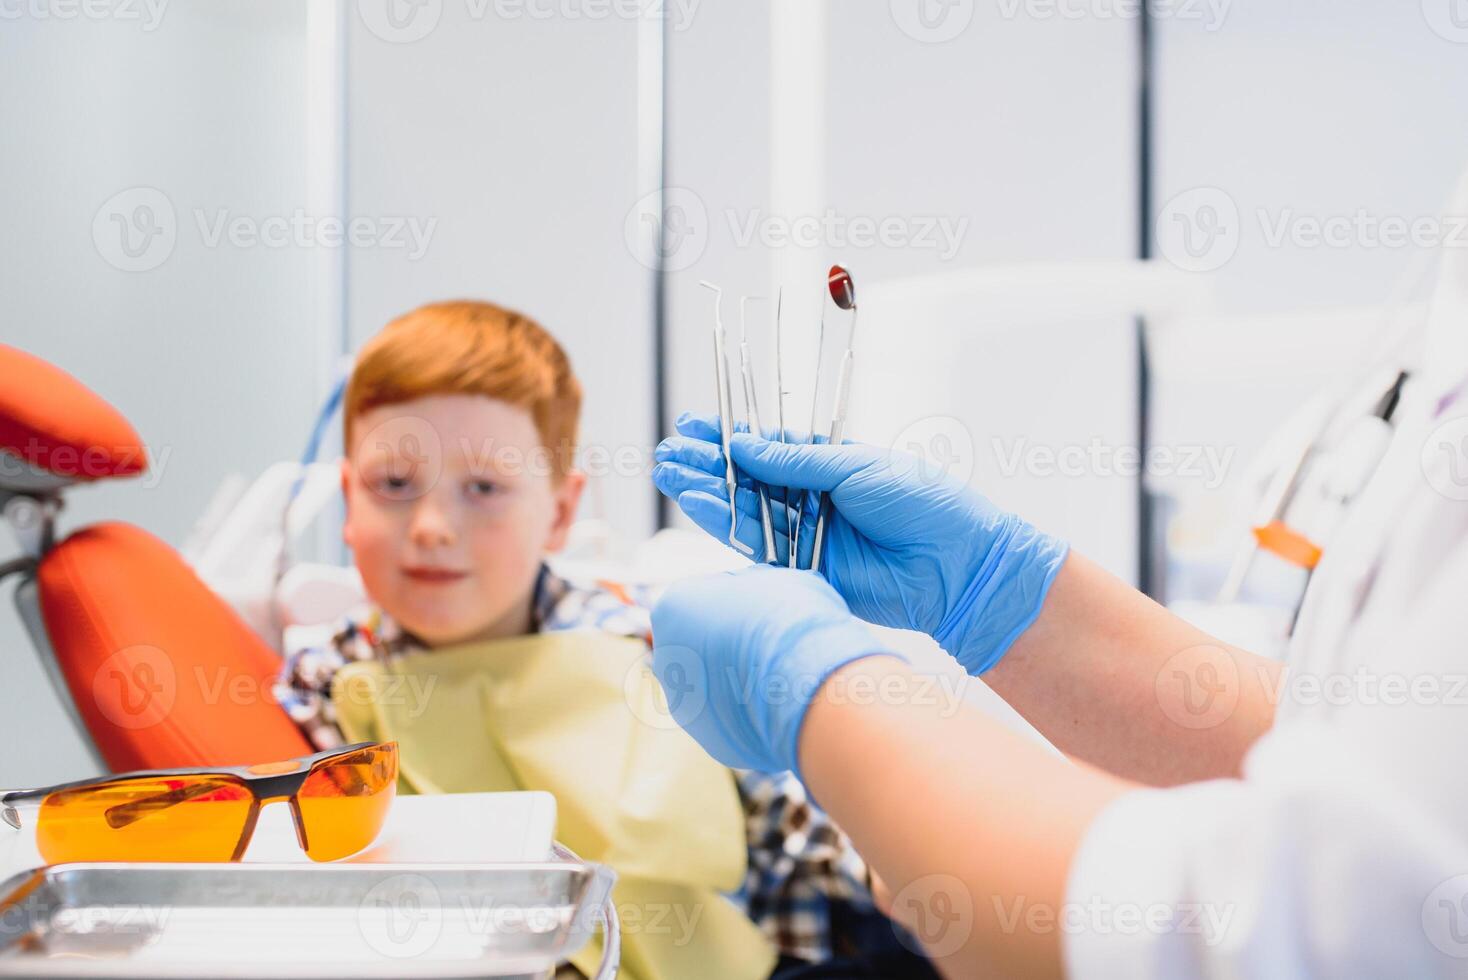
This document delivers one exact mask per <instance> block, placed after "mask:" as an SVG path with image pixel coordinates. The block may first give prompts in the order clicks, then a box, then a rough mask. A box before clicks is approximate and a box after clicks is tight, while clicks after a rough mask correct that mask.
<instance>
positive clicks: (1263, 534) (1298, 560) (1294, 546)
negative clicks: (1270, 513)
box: [1254, 521, 1320, 571]
mask: <svg viewBox="0 0 1468 980" xmlns="http://www.w3.org/2000/svg"><path fill="white" fill-rule="evenodd" d="M1254 540H1255V541H1258V542H1259V547H1261V548H1263V549H1264V550H1265V551H1267V552H1269V553H1270V554H1272V555H1275V556H1277V557H1279V558H1283V559H1284V560H1285V561H1287V562H1289V563H1290V564H1291V565H1297V566H1299V567H1300V568H1303V569H1305V570H1306V571H1312V570H1314V568H1315V566H1316V565H1318V564H1320V545H1318V544H1316V543H1314V542H1313V541H1311V540H1310V539H1309V538H1307V537H1305V536H1304V535H1303V534H1301V533H1300V532H1298V531H1296V530H1294V529H1293V528H1291V527H1289V525H1287V524H1285V523H1284V522H1283V521H1270V522H1269V523H1268V524H1265V525H1264V526H1263V527H1256V528H1254Z"/></svg>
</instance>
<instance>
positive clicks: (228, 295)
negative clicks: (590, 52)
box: [0, 0, 318, 786]
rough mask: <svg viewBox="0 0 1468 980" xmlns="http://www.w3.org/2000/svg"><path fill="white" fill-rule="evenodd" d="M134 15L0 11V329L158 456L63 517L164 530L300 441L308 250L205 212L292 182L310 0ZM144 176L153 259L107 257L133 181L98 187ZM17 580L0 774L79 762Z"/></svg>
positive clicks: (285, 198) (176, 538) (295, 195)
mask: <svg viewBox="0 0 1468 980" xmlns="http://www.w3.org/2000/svg"><path fill="white" fill-rule="evenodd" d="M129 6H130V7H131V9H132V10H134V11H137V12H140V13H141V14H143V16H144V17H145V18H146V16H147V8H146V7H144V6H143V5H129ZM8 9H16V10H19V9H22V8H20V7H12V8H8ZM24 9H29V8H24ZM43 9H44V8H43ZM73 9H75V8H73ZM149 23H150V22H148V21H146V20H144V21H131V20H119V19H116V18H107V19H101V20H93V19H88V18H84V17H79V18H77V19H73V20H64V21H63V20H57V19H54V18H46V19H39V18H35V17H32V16H29V15H26V16H22V17H20V18H18V19H7V20H6V21H4V22H3V25H0V90H3V92H4V93H5V94H4V95H3V96H0V134H3V140H4V152H0V213H3V214H4V215H5V216H6V223H7V228H6V234H5V235H3V236H0V310H3V313H0V316H3V327H0V340H3V342H5V343H7V344H12V345H14V346H17V347H20V348H22V349H24V350H27V351H30V352H32V353H34V354H37V355H39V356H40V357H43V358H46V359H48V360H50V361H52V362H54V363H56V364H58V365H60V366H61V367H63V368H65V369H66V370H67V371H69V372H71V373H72V374H73V375H75V376H76V377H78V378H79V379H81V381H83V382H84V383H85V384H87V385H89V386H91V387H92V388H93V389H95V390H96V391H98V392H99V393H100V394H101V395H102V396H103V397H104V398H106V399H107V400H109V401H110V402H111V403H112V404H113V405H115V406H116V407H117V408H118V409H120V410H121V411H122V412H123V413H124V414H125V415H126V416H127V417H128V418H129V419H131V420H132V422H133V424H134V426H135V427H136V428H137V430H138V432H139V433H140V434H141V436H142V438H143V440H144V442H145V443H146V444H147V446H148V448H149V451H150V454H151V455H152V458H153V470H152V472H151V473H149V474H148V475H146V476H145V477H143V478H142V479H134V480H127V481H118V482H116V483H109V484H105V485H101V486H94V487H82V488H79V489H77V490H76V491H75V492H73V493H71V494H69V495H68V498H67V499H68V504H67V510H66V511H65V512H64V513H63V515H62V520H61V525H62V528H63V530H67V529H71V528H74V527H77V526H78V525H81V524H85V523H88V522H91V521H96V520H104V519H120V520H125V521H130V522H133V523H136V524H139V525H141V526H143V527H145V528H147V529H149V530H150V531H152V532H154V533H156V534H158V535H159V536H161V537H162V538H163V539H164V540H166V541H168V542H169V543H170V544H173V545H175V546H177V545H179V544H180V543H181V542H182V540H183V538H184V536H185V535H186V533H187V531H188V529H189V527H190V525H191V524H192V523H193V521H194V520H195V518H196V517H197V516H198V515H199V514H200V512H201V511H202V510H203V508H204V506H205V504H206V502H207V500H208V498H209V495H210V494H211V493H212V492H213V491H214V489H215V487H216V486H217V485H218V484H219V482H220V481H221V480H223V479H224V477H225V476H226V475H227V474H228V473H231V472H234V471H239V472H244V473H249V474H253V473H255V472H258V470H260V469H261V468H263V467H264V466H265V465H266V464H268V463H270V462H273V461H275V460H276V459H279V458H281V457H282V456H294V455H296V454H297V453H298V452H299V451H300V447H301V446H302V445H304V442H305V438H306V432H307V429H308V427H309V424H310V420H311V417H312V415H313V413H314V409H315V402H316V398H317V397H318V392H317V389H316V385H315V381H316V373H315V372H316V370H317V361H318V351H317V348H316V346H315V342H314V339H313V334H312V331H311V325H310V323H309V322H308V319H307V312H308V310H309V299H310V282H309V279H308V275H307V272H308V262H307V256H306V254H305V252H304V251H303V250H302V249H299V248H294V247H287V248H280V249H273V248H264V247H258V246H257V247H243V248H241V247H235V246H233V245H231V244H229V243H228V241H227V240H226V241H222V242H221V243H219V244H218V245H215V246H211V245H210V244H209V243H208V241H207V240H206V237H205V235H204V233H203V232H201V231H200V228H199V226H198V218H199V216H201V215H202V216H203V218H204V220H205V222H206V225H207V224H212V222H214V221H215V220H216V219H217V217H218V214H219V212H220V210H221V209H227V210H228V212H229V213H230V215H231V216H246V217H249V218H252V219H255V220H263V219H264V218H266V217H268V216H271V215H289V214H290V213H291V211H292V210H293V209H294V208H297V207H300V206H302V204H303V198H304V195H305V186H306V182H305V162H304V160H303V158H302V156H301V152H300V148H301V146H302V143H303V135H304V134H303V116H302V106H303V105H304V102H305V100H304V97H303V96H304V92H303V86H304V78H305V58H306V47H305V35H304V8H302V7H301V5H299V4H298V3H295V2H293V0H210V2H209V3H208V4H201V3H173V4H169V5H166V6H165V7H164V10H163V15H162V18H161V20H160V21H158V22H157V23H156V24H152V25H151V29H149ZM138 187H149V188H154V189H156V190H157V191H159V192H161V194H162V195H163V196H164V198H166V202H167V205H168V206H169V207H171V209H172V217H171V218H170V216H169V215H168V213H167V211H166V209H165V208H163V207H161V206H160V207H159V209H158V210H157V211H156V212H155V215H156V218H157V220H158V222H159V224H160V226H166V227H168V228H171V229H172V233H173V238H174V245H173V248H172V251H171V253H170V252H168V251H167V248H166V240H165V238H163V237H156V238H154V239H152V242H153V247H152V250H151V251H144V252H143V253H142V255H140V256H139V262H140V263H141V264H143V265H155V264H156V266H155V267H153V268H150V269H147V270H146V271H124V270H123V269H120V268H117V267H116V266H114V265H113V264H110V263H109V261H108V259H109V257H110V258H112V259H114V260H118V261H121V260H122V253H121V252H120V251H118V249H117V244H118V243H119V242H120V238H118V237H117V236H116V232H117V231H118V229H117V227H116V226H115V225H113V224H112V223H111V222H110V220H109V214H110V213H111V212H112V211H114V210H115V211H117V213H119V214H120V215H122V216H123V217H124V218H128V217H131V215H132V208H133V207H134V206H135V205H136V204H137V203H139V202H140V201H142V200H143V199H142V198H139V197H137V196H136V193H135V194H134V196H133V197H132V198H123V199H120V200H119V201H116V202H115V203H112V204H109V203H108V202H109V201H113V199H114V195H117V194H119V193H121V192H126V191H128V190H129V189H131V188H138ZM158 200H159V198H157V197H156V196H155V197H153V198H152V203H154V204H155V205H156V204H157V202H158ZM99 211H100V212H102V222H101V227H102V231H101V232H100V237H99V238H98V239H96V240H94V237H93V223H94V219H95V218H97V216H98V214H99ZM141 243H142V239H141V238H137V239H135V244H138V245H141ZM3 547H4V549H5V554H4V557H5V558H9V557H12V555H13V554H14V550H13V548H12V545H11V543H10V542H9V541H8V540H7V541H6V542H5V543H4V545H3ZM12 591H13V589H12V588H11V587H10V586H7V587H6V588H5V595H4V597H3V602H4V605H3V607H0V731H3V733H4V746H5V747H4V748H3V749H0V786H8V785H16V784H25V783H31V782H36V781H43V780H59V779H66V778H75V777H79V776H81V775H85V774H86V773H87V772H89V771H90V763H89V761H88V759H87V757H86V756H85V754H84V752H83V748H82V745H81V743H80V742H79V741H78V740H77V739H76V737H75V736H74V735H73V734H72V732H71V730H70V729H69V728H68V727H66V726H65V725H64V724H63V723H62V720H61V717H60V715H59V714H58V708H57V705H56V703H55V700H54V698H53V697H52V696H51V694H50V689H49V687H48V686H47V684H46V682H45V681H44V679H43V677H42V675H41V672H40V668H39V667H38V666H37V663H36V658H35V655H34V653H33V652H32V650H31V647H30V644H29V640H28V639H27V638H26V636H25V635H24V633H23V632H22V629H21V626H20V624H19V621H18V620H17V618H16V617H15V614H14V612H13V611H12V607H11V597H10V593H11V592H12Z"/></svg>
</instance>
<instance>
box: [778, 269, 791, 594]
mask: <svg viewBox="0 0 1468 980" xmlns="http://www.w3.org/2000/svg"><path fill="white" fill-rule="evenodd" d="M784 316H785V287H784V286H780V287H779V288H778V289H777V290H776V291H775V423H776V425H777V426H778V428H777V429H776V431H775V439H776V440H777V441H779V442H780V443H782V444H783V443H784V442H785V396H786V395H788V394H790V392H788V391H786V390H785V329H784ZM780 503H781V504H782V505H783V506H784V508H785V545H786V547H787V548H789V549H790V556H789V558H790V567H791V568H794V567H795V558H796V553H795V530H794V526H793V525H792V524H791V515H792V514H793V513H794V511H793V510H792V509H791V507H790V488H789V487H785V488H783V490H782V491H781V493H780Z"/></svg>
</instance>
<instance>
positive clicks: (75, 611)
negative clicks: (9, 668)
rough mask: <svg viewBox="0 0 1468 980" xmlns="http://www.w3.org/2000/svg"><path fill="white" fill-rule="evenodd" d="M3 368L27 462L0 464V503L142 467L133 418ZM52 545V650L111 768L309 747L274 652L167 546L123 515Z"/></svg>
mask: <svg viewBox="0 0 1468 980" xmlns="http://www.w3.org/2000/svg"><path fill="white" fill-rule="evenodd" d="M0 377H3V378H5V383H4V384H3V385H0V458H5V459H8V460H9V462H10V463H11V464H16V463H17V462H18V463H19V464H20V465H19V466H16V465H9V466H6V467H4V468H3V471H0V498H14V497H27V496H33V497H37V498H41V497H54V496H55V495H56V494H57V493H59V492H60V488H62V487H64V486H65V485H66V484H68V483H73V482H79V481H89V480H96V479H101V478H105V477H116V476H132V475H136V474H138V473H141V472H142V471H143V469H144V468H145V467H146V456H145V454H144V450H143V446H142V443H141V440H139V439H138V436H137V433H136V432H135V431H134V430H133V428H132V426H131V425H129V424H128V422H127V420H126V419H124V418H123V417H122V415H121V414H120V413H118V412H117V410H116V409H114V408H113V407H112V406H111V405H108V404H107V403H106V402H105V401H103V400H102V399H101V398H99V397H98V396H97V395H95V394H94V393H93V392H91V391H90V390H89V389H88V388H86V386H84V385H83V384H82V383H81V382H79V381H77V380H76V379H75V378H73V377H71V376H70V375H68V374H66V373H65V372H64V371H61V370H60V369H59V368H56V367H54V366H53V365H51V364H48V363H47V362H45V361H43V360H41V359H39V358H37V357H34V356H33V355H30V354H27V353H25V352H23V351H19V350H16V349H15V348H13V347H6V346H4V345H0ZM12 471H13V472H12ZM47 480H49V481H50V482H47ZM0 502H3V499H0ZM45 540H46V542H47V544H46V545H45V546H43V549H42V553H41V554H40V555H39V556H38V559H39V560H38V564H37V566H36V569H35V577H36V584H37V586H38V589H37V591H38V599H39V606H40V613H41V619H42V620H43V622H44V624H45V629H46V634H47V638H48V639H49V640H50V646H51V648H52V649H51V651H49V654H50V655H51V656H54V658H55V663H56V666H57V667H58V668H59V674H60V676H61V678H62V679H63V680H64V683H65V685H66V687H67V689H68V692H67V693H69V694H70V699H69V700H70V701H71V703H72V704H74V706H75V710H76V712H77V713H78V714H79V715H80V717H81V721H82V723H83V724H84V725H85V727H86V730H87V732H88V733H89V734H90V735H91V737H92V740H93V741H94V743H95V744H96V747H97V749H98V752H99V754H100V756H101V757H102V760H103V761H104V762H105V763H106V764H107V765H108V766H109V767H110V768H111V769H113V770H114V771H121V770H126V769H154V768H171V767H176V766H194V765H238V764H249V763H256V762H269V761H275V760H279V759H287V758H291V757H293V756H297V755H303V754H305V753H307V752H309V751H310V746H309V743H308V742H307V740H306V738H305V736H304V735H302V734H301V733H300V731H299V730H298V729H297V728H296V726H295V725H294V723H292V722H291V720H290V719H289V717H287V716H286V714H285V712H284V711H283V710H282V709H281V708H280V706H279V705H278V704H277V703H276V702H275V701H274V699H273V698H272V697H271V692H270V684H271V681H272V680H273V678H274V677H275V675H276V674H277V673H278V671H279V668H280V658H279V657H278V656H277V655H276V654H275V652H274V651H273V650H271V649H270V647H269V646H268V645H267V644H266V643H265V641H264V640H262V639H260V637H259V636H257V635H256V634H255V633H254V632H253V631H251V630H250V628H249V627H248V626H247V625H246V624H245V623H244V621H243V620H241V619H240V618H239V616H238V615H236V614H235V612H234V611H233V610H232V609H230V608H229V606H228V605H227V604H226V603H225V602H224V601H223V600H221V599H220V598H219V597H218V596H216V595H215V594H214V593H213V592H212V591H210V589H209V588H208V586H206V585H205V584H204V583H203V581H201V580H200V579H199V577H198V576H197V575H195V574H194V572H193V570H192V569H191V568H190V567H189V566H188V564H187V563H186V562H185V561H184V560H183V559H182V558H181V557H180V556H179V555H178V553H177V552H175V551H174V550H173V549H172V548H170V547H169V546H168V545H167V544H165V543H164V542H162V541H160V540H159V539H158V538H156V537H154V536H153V535H151V534H149V533H148V532H146V531H144V530H142V529H141V528H137V527H133V526H131V525H128V524H121V523H104V524H98V525H94V526H91V527H84V528H81V529H80V530H78V531H76V532H75V533H73V534H71V535H70V536H69V537H67V538H66V539H65V540H63V541H61V542H59V543H57V544H55V545H54V546H52V545H50V544H49V535H47V536H46V538H45ZM39 652H40V653H41V655H42V656H43V657H44V656H47V655H48V651H39ZM48 672H49V673H53V674H54V673H56V672H51V671H48ZM64 700H65V699H64Z"/></svg>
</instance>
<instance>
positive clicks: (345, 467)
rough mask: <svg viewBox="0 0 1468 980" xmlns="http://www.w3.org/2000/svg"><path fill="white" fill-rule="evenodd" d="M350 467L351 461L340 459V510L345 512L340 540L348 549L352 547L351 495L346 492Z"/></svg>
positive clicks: (345, 458) (350, 472) (344, 458)
mask: <svg viewBox="0 0 1468 980" xmlns="http://www.w3.org/2000/svg"><path fill="white" fill-rule="evenodd" d="M351 467H352V461H351V460H350V459H348V458H347V457H345V456H343V457H342V458H341V475H342V510H343V511H344V512H345V516H346V520H344V521H342V540H343V541H345V542H346V544H347V547H348V548H350V547H351V546H352V495H351V494H350V493H349V492H348V490H347V486H348V483H349V482H350V479H351V475H352V469H351Z"/></svg>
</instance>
